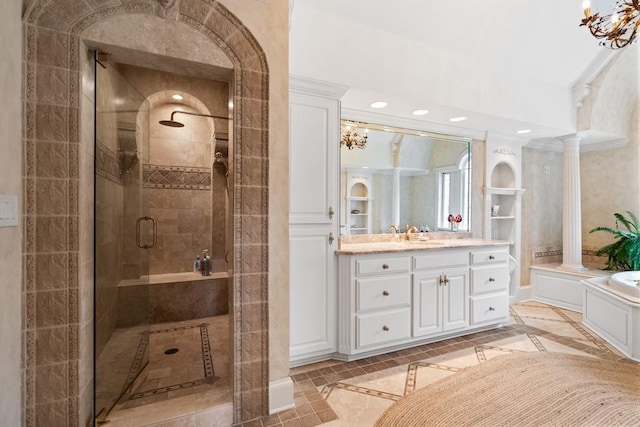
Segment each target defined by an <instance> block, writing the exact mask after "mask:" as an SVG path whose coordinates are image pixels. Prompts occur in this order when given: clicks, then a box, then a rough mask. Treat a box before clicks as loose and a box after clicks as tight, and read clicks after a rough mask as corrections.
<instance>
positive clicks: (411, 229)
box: [404, 224, 418, 240]
mask: <svg viewBox="0 0 640 427" xmlns="http://www.w3.org/2000/svg"><path fill="white" fill-rule="evenodd" d="M417 232H418V229H417V228H416V227H415V226H413V225H411V226H410V225H409V224H407V231H406V232H405V233H404V238H405V240H409V239H410V237H409V234H411V233H417Z"/></svg>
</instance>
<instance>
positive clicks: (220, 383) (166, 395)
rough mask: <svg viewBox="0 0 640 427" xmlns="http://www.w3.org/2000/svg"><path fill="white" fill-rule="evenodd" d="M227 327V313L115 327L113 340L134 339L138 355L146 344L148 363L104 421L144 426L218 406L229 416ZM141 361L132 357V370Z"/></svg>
mask: <svg viewBox="0 0 640 427" xmlns="http://www.w3.org/2000/svg"><path fill="white" fill-rule="evenodd" d="M228 331H229V328H228V316H226V315H225V316H216V317H210V318H204V319H196V320H191V321H184V322H174V323H163V324H154V325H151V326H150V327H149V331H148V332H142V333H141V331H140V329H139V328H137V329H133V328H132V329H128V330H124V331H119V334H118V335H117V336H116V337H114V338H115V339H117V340H123V341H129V342H130V341H132V339H134V338H135V339H139V343H138V352H137V354H138V355H141V354H143V352H144V348H145V346H146V345H148V347H149V363H148V365H147V366H146V367H145V368H144V370H143V371H142V373H141V374H140V376H139V377H138V379H137V380H136V381H135V383H134V384H133V386H132V387H131V389H130V390H129V391H128V392H127V393H125V395H124V396H123V397H122V398H121V399H120V400H119V402H118V403H117V404H116V406H115V407H114V409H113V410H112V411H111V412H110V413H109V416H108V418H107V420H108V421H109V424H108V425H109V426H132V427H133V426H136V427H137V426H144V425H149V424H152V423H154V422H158V421H161V420H170V419H171V418H176V417H180V416H184V415H192V414H197V413H198V412H207V411H210V410H211V409H210V408H212V407H215V406H218V405H222V404H226V406H223V407H222V408H218V409H217V410H218V411H222V412H224V413H225V414H221V417H220V419H228V420H230V419H231V390H230V386H229V358H228V355H229V338H228V335H229V332H228ZM131 335H132V336H133V337H132V336H131ZM110 344H111V343H110ZM176 350H177V351H176ZM142 363H143V360H142V359H141V358H140V357H137V358H135V359H134V360H133V362H132V364H131V371H132V372H137V370H138V369H137V368H138V367H139V366H140V364H142ZM209 415H211V414H209Z"/></svg>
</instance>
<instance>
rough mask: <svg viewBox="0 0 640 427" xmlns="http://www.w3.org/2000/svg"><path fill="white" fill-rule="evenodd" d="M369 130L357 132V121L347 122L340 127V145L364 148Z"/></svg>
mask: <svg viewBox="0 0 640 427" xmlns="http://www.w3.org/2000/svg"><path fill="white" fill-rule="evenodd" d="M368 133H369V130H368V129H365V130H364V131H363V133H362V135H361V134H360V133H359V132H358V126H357V123H349V124H345V125H342V126H341V127H340V145H346V146H347V148H348V149H349V150H353V149H354V148H356V147H357V148H364V147H365V145H366V144H367V138H368V137H369V136H368Z"/></svg>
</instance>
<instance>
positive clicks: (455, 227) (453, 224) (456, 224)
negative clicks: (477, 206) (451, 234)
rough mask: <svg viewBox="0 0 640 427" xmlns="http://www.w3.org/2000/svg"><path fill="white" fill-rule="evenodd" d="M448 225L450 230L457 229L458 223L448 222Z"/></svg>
mask: <svg viewBox="0 0 640 427" xmlns="http://www.w3.org/2000/svg"><path fill="white" fill-rule="evenodd" d="M449 225H450V226H451V231H458V223H457V222H450V223H449Z"/></svg>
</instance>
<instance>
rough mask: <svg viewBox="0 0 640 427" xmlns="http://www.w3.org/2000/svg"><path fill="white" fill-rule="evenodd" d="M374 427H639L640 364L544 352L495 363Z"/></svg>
mask: <svg viewBox="0 0 640 427" xmlns="http://www.w3.org/2000/svg"><path fill="white" fill-rule="evenodd" d="M375 425H376V426H377V427H383V426H384V427H387V426H389V427H390V426H393V427H399V426H420V427H422V426H434V425H438V426H543V425H553V426H560V425H561V426H632V425H633V426H639V425H640V365H638V364H632V363H626V362H612V361H607V360H603V359H597V358H592V357H587V356H575V355H569V354H560V353H546V352H545V353H516V354H510V355H506V356H500V357H496V358H494V359H491V360H489V361H487V362H485V363H483V364H481V365H477V366H473V367H470V368H467V369H464V370H462V371H460V372H458V373H457V374H455V375H452V376H450V377H447V378H445V379H443V380H440V381H438V382H436V383H433V384H430V385H429V386H427V387H425V388H422V389H419V390H416V391H415V392H413V393H412V394H410V395H408V396H406V397H404V398H402V399H400V400H399V401H398V402H396V403H394V404H393V405H392V406H391V407H389V408H388V409H387V410H386V411H385V412H384V413H383V414H382V416H381V417H380V418H379V419H378V421H377V422H376V424H375Z"/></svg>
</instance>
